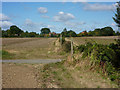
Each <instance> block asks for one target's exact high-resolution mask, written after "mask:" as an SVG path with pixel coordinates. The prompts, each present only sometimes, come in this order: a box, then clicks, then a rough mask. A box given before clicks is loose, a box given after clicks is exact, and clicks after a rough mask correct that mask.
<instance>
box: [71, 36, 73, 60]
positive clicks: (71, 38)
mask: <svg viewBox="0 0 120 90" xmlns="http://www.w3.org/2000/svg"><path fill="white" fill-rule="evenodd" d="M71 60H73V38H72V37H71Z"/></svg>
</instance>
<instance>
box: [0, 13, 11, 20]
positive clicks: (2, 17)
mask: <svg viewBox="0 0 120 90" xmlns="http://www.w3.org/2000/svg"><path fill="white" fill-rule="evenodd" d="M9 20H10V18H9V17H8V16H6V15H5V14H2V13H0V21H9Z"/></svg>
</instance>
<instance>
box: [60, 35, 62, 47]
mask: <svg viewBox="0 0 120 90" xmlns="http://www.w3.org/2000/svg"><path fill="white" fill-rule="evenodd" d="M60 44H61V46H62V34H61V35H60Z"/></svg>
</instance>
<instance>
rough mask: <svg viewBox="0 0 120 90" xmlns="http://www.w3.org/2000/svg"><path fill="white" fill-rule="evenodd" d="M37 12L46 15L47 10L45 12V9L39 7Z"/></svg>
mask: <svg viewBox="0 0 120 90" xmlns="http://www.w3.org/2000/svg"><path fill="white" fill-rule="evenodd" d="M38 12H39V13H47V12H48V10H47V8H45V7H39V8H38Z"/></svg>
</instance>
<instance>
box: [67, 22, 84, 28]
mask: <svg viewBox="0 0 120 90" xmlns="http://www.w3.org/2000/svg"><path fill="white" fill-rule="evenodd" d="M84 24H86V23H85V22H65V25H67V26H70V27H77V26H80V25H84Z"/></svg>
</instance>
